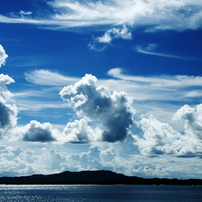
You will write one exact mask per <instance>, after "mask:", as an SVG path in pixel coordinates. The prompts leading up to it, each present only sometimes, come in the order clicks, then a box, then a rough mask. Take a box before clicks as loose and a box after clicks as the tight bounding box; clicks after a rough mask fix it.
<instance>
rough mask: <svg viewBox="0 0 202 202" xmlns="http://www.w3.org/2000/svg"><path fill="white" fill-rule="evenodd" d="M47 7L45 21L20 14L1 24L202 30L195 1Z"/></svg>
mask: <svg viewBox="0 0 202 202" xmlns="http://www.w3.org/2000/svg"><path fill="white" fill-rule="evenodd" d="M47 6H48V7H49V10H50V12H49V14H48V15H47V16H46V17H43V18H42V17H39V16H38V17H37V16H36V14H35V13H31V12H29V11H26V12H25V11H19V12H18V15H15V16H14V14H13V16H11V17H10V16H3V15H0V22H2V23H28V24H37V25H43V26H44V28H45V27H46V28H47V27H48V28H53V29H69V28H72V27H86V26H88V27H92V26H99V25H107V26H117V25H124V24H126V25H130V26H132V27H137V26H150V31H151V30H165V29H174V30H184V29H197V28H199V27H201V26H202V24H201V19H202V3H201V2H200V1H193V0H186V1H180V0H175V1H166V0H160V1H159V0H148V1H143V0H137V1H133V0H125V1H122V0H104V1H91V0H87V1H78V0H77V1H71V0H53V1H51V2H48V3H47ZM42 16H44V15H42Z"/></svg>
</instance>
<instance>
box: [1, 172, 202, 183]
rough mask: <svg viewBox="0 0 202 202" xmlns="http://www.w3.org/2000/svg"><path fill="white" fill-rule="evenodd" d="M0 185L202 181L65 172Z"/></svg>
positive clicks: (6, 180)
mask: <svg viewBox="0 0 202 202" xmlns="http://www.w3.org/2000/svg"><path fill="white" fill-rule="evenodd" d="M0 184H19V185H20V184H105V185H112V184H127V185H202V179H187V180H180V179H166V178H152V179H146V178H140V177H135V176H126V175H123V174H117V173H115V172H112V171H106V170H97V171H80V172H70V171H65V172H62V173H58V174H51V175H31V176H21V177H1V178H0Z"/></svg>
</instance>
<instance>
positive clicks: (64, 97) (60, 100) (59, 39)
mask: <svg viewBox="0 0 202 202" xmlns="http://www.w3.org/2000/svg"><path fill="white" fill-rule="evenodd" d="M201 22H202V3H201V2H200V1H195V0H184V1H179V0H173V1H165V0H147V1H143V0H137V1H133V0H125V1H121V0H111V1H109V0H103V1H95V0H86V1H84V0H80V1H79V0H78V1H71V0H50V1H47V0H29V1H28V0H19V1H17V2H16V1H14V0H1V6H0V67H1V69H0V70H1V74H0V82H1V99H0V137H1V139H0V141H1V142H0V145H1V146H0V152H1V156H0V158H1V161H0V162H1V163H0V176H13V175H29V174H33V173H43V174H47V173H56V172H62V171H64V170H71V171H79V170H95V169H107V170H112V171H115V172H119V173H124V174H126V175H136V176H141V177H167V178H175V177H177V178H201V174H202V164H201V157H202V156H201V154H202V105H201V99H202V91H201V86H202V76H201V65H202V37H201V36H202V29H201V28H202V23H201Z"/></svg>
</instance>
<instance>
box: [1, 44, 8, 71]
mask: <svg viewBox="0 0 202 202" xmlns="http://www.w3.org/2000/svg"><path fill="white" fill-rule="evenodd" d="M7 57H8V55H7V54H6V52H5V50H4V48H3V46H2V45H1V44H0V67H1V66H2V65H5V62H6V58H7Z"/></svg>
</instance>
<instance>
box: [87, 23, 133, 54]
mask: <svg viewBox="0 0 202 202" xmlns="http://www.w3.org/2000/svg"><path fill="white" fill-rule="evenodd" d="M114 39H124V40H131V39H132V33H131V32H130V31H129V30H128V28H127V27H126V26H125V25H124V26H123V28H122V29H118V28H111V29H109V30H108V31H106V32H105V34H104V35H103V36H101V37H96V38H93V42H92V43H90V44H89V45H88V46H89V48H90V49H92V50H97V51H103V50H104V49H105V48H107V46H108V45H110V44H111V42H112V40H114Z"/></svg>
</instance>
